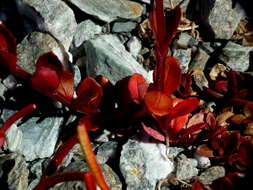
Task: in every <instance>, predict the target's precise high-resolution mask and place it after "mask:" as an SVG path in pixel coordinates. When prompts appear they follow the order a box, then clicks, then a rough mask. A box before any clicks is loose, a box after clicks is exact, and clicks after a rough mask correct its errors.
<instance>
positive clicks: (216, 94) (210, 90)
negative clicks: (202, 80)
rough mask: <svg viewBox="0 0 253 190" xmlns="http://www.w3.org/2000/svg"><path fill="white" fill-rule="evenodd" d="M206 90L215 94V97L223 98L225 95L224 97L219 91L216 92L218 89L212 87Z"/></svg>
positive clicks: (212, 94)
mask: <svg viewBox="0 0 253 190" xmlns="http://www.w3.org/2000/svg"><path fill="white" fill-rule="evenodd" d="M205 90H206V92H207V93H208V94H210V95H211V96H213V97H215V98H223V97H224V95H223V94H221V93H218V92H216V91H214V90H212V89H210V88H206V89H205Z"/></svg>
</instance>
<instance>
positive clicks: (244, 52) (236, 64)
mask: <svg viewBox="0 0 253 190" xmlns="http://www.w3.org/2000/svg"><path fill="white" fill-rule="evenodd" d="M250 51H253V47H250V46H247V47H245V46H241V45H239V44H236V43H234V42H230V41H229V42H228V43H227V45H226V46H225V47H224V48H223V50H222V54H221V55H220V56H219V58H220V59H221V60H222V61H223V62H224V63H225V64H226V65H227V66H228V67H230V68H231V69H233V70H235V71H240V72H244V71H247V70H248V68H249V66H250V65H249V64H250V54H249V53H250Z"/></svg>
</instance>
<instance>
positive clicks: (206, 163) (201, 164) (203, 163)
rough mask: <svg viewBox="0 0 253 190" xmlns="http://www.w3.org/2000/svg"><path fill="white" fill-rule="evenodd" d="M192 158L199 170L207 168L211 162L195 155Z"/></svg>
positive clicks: (206, 158)
mask: <svg viewBox="0 0 253 190" xmlns="http://www.w3.org/2000/svg"><path fill="white" fill-rule="evenodd" d="M194 158H195V159H196V160H197V161H198V167H199V168H208V167H209V166H210V165H211V161H210V159H209V158H208V157H205V156H201V155H199V154H197V153H195V154H194Z"/></svg>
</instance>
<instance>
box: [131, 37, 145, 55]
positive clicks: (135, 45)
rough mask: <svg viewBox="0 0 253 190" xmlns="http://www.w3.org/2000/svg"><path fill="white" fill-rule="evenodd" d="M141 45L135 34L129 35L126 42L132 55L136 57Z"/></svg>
mask: <svg viewBox="0 0 253 190" xmlns="http://www.w3.org/2000/svg"><path fill="white" fill-rule="evenodd" d="M141 47H142V46H141V42H140V40H139V39H138V38H137V37H135V36H133V37H131V38H130V40H129V41H128V42H127V48H128V50H129V52H130V53H131V54H132V55H133V56H134V57H137V55H138V54H139V52H140V50H141Z"/></svg>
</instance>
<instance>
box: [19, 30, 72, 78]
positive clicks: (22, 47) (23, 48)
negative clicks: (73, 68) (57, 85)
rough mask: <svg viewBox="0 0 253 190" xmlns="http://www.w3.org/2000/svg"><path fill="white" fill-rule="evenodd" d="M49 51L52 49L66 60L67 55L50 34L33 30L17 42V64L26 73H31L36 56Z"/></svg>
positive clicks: (63, 60) (34, 66)
mask: <svg viewBox="0 0 253 190" xmlns="http://www.w3.org/2000/svg"><path fill="white" fill-rule="evenodd" d="M50 51H53V52H54V53H55V54H56V55H57V56H58V58H59V60H60V61H62V62H63V63H67V62H68V56H67V55H66V53H65V52H64V50H63V49H62V48H61V47H60V46H59V44H58V42H57V41H56V40H55V39H54V38H53V37H52V36H51V35H49V34H45V33H41V32H33V33H31V34H30V35H28V36H26V37H25V38H24V40H23V41H22V42H21V43H20V44H18V46H17V57H18V61H17V64H18V65H19V66H20V67H21V68H22V69H24V70H25V71H27V72H28V73H30V74H33V73H34V72H35V70H36V61H37V60H38V58H39V57H40V56H41V55H43V54H44V53H47V52H50Z"/></svg>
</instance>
